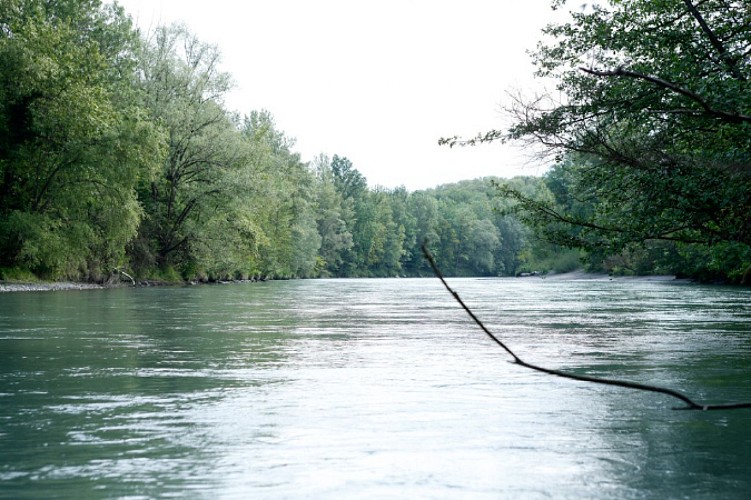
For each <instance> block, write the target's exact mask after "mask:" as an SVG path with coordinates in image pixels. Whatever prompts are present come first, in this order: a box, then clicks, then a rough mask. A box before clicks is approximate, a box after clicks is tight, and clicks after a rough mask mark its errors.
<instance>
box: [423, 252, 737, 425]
mask: <svg viewBox="0 0 751 500" xmlns="http://www.w3.org/2000/svg"><path fill="white" fill-rule="evenodd" d="M422 253H423V255H424V256H425V259H427V261H428V263H429V264H430V267H431V269H432V270H433V273H434V274H435V276H436V277H437V278H438V279H439V280H440V281H441V283H442V284H443V286H444V288H446V290H447V291H448V292H449V293H450V294H451V295H452V296H453V297H454V300H456V301H457V302H458V303H459V305H460V306H461V307H462V309H464V311H465V312H466V313H467V314H468V315H469V317H470V318H472V321H474V322H475V324H477V326H479V327H480V329H481V330H482V331H483V332H484V333H485V335H487V336H488V337H489V338H490V339H491V340H493V342H495V343H496V344H498V345H499V346H500V347H501V348H502V349H503V350H504V351H506V352H507V353H508V354H509V355H510V356H511V357H512V358H513V363H514V364H517V365H520V366H523V367H525V368H529V369H530V370H535V371H538V372H542V373H547V374H548V375H554V376H556V377H562V378H567V379H571V380H578V381H580V382H590V383H594V384H603V385H612V386H616V387H624V388H626V389H635V390H639V391H646V392H655V393H659V394H665V395H667V396H670V397H673V398H675V399H679V400H681V401H683V402H684V403H685V404H686V406H684V407H680V408H674V409H676V410H705V411H706V410H738V409H743V408H751V403H722V404H715V405H704V404H700V403H697V402H696V401H694V400H693V399H691V398H689V397H688V396H686V395H685V394H683V393H682V392H679V391H676V390H674V389H669V388H666V387H659V386H656V385H650V384H640V383H638V382H631V381H628V380H616V379H608V378H601V377H590V376H587V375H577V374H574V373H569V372H564V371H560V370H552V369H550V368H545V367H542V366H537V365H533V364H531V363H527V362H526V361H524V360H522V359H521V358H520V357H519V356H517V355H516V354H515V353H514V352H513V351H512V350H511V349H510V348H509V347H508V346H507V345H506V344H505V343H504V342H503V341H502V340H501V339H499V338H498V337H496V336H495V335H494V334H493V333H492V332H491V331H490V330H488V328H487V327H486V326H485V325H484V324H483V323H482V321H480V319H479V318H478V317H477V316H476V315H475V314H474V312H473V311H472V310H471V309H470V308H469V306H467V304H465V303H464V301H463V300H462V299H461V298H460V297H459V294H458V293H457V292H455V291H454V290H453V289H452V288H451V287H450V286H449V284H448V283H446V280H445V279H444V277H443V273H441V270H440V268H439V267H438V264H437V263H436V261H435V259H434V258H433V255H432V254H431V253H430V251H429V250H428V247H427V244H426V243H423V245H422Z"/></svg>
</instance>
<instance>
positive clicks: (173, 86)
mask: <svg viewBox="0 0 751 500" xmlns="http://www.w3.org/2000/svg"><path fill="white" fill-rule="evenodd" d="M139 62H140V64H139V71H140V75H141V82H140V84H141V87H142V95H143V96H144V106H145V107H147V108H148V110H149V113H150V116H151V119H152V120H153V121H154V122H156V123H158V124H159V125H160V126H161V127H162V128H163V129H164V130H165V131H166V133H167V135H168V137H169V141H168V148H169V151H168V154H167V157H166V158H165V159H164V161H163V162H162V167H161V172H160V173H159V175H158V177H157V178H155V179H152V180H144V181H145V182H143V183H142V184H141V190H140V197H141V202H142V203H143V205H144V207H145V209H146V212H147V214H148V216H147V217H146V218H145V219H144V222H143V224H142V225H141V228H140V232H139V242H138V244H137V245H136V246H134V251H133V252H132V253H133V256H134V258H135V259H136V261H137V262H138V263H139V264H140V266H141V267H146V268H149V267H153V266H154V265H157V266H159V267H162V268H166V267H169V266H172V265H176V264H178V265H185V264H188V265H189V264H191V263H192V262H193V261H194V260H195V256H194V255H192V250H191V248H192V247H195V246H200V245H202V244H205V243H206V242H205V241H204V242H202V241H201V239H202V238H203V237H204V236H206V235H207V233H208V232H212V231H206V228H207V226H206V223H209V222H217V220H218V219H217V218H216V217H211V216H210V215H207V214H210V213H212V212H214V211H215V208H216V207H227V206H229V205H231V200H232V199H233V197H234V196H235V194H236V193H235V192H234V191H233V188H234V187H235V186H236V183H233V182H232V179H233V175H232V174H233V172H234V171H236V170H237V169H238V168H239V167H240V166H241V165H243V164H244V163H243V162H244V161H245V158H244V155H245V154H246V152H247V150H246V148H245V146H244V144H243V143H242V141H241V139H240V135H239V133H238V130H237V124H236V123H235V122H234V121H233V120H232V117H231V116H230V115H229V114H228V113H227V111H226V110H225V109H224V107H223V105H222V99H223V97H224V95H225V94H226V93H227V92H228V91H229V89H230V77H229V75H228V74H226V73H223V72H222V71H221V70H220V69H219V62H220V54H219V51H218V50H217V49H216V48H215V47H213V46H211V45H208V44H205V43H202V42H201V41H200V40H198V38H196V37H195V36H194V35H193V34H191V33H190V32H189V31H188V30H187V29H186V28H185V27H184V26H181V25H173V26H170V27H159V28H157V29H156V30H155V32H154V34H153V38H152V40H151V42H150V43H149V44H147V45H146V46H145V47H144V50H143V52H142V54H141V57H140V61H139ZM238 229H239V228H238ZM248 230H249V231H251V232H252V229H250V228H248Z"/></svg>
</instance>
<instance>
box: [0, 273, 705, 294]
mask: <svg viewBox="0 0 751 500" xmlns="http://www.w3.org/2000/svg"><path fill="white" fill-rule="evenodd" d="M508 278H512V277H510V276H509V277H508ZM541 278H543V277H542V276H525V277H521V278H517V279H522V280H528V279H541ZM544 278H545V279H548V280H553V281H580V280H581V281H626V280H628V281H663V282H668V281H670V282H675V283H694V281H693V280H691V279H685V278H676V277H675V276H671V275H653V276H609V275H607V274H604V273H602V274H601V273H586V272H583V271H571V272H566V273H553V274H548V275H547V276H545V277H544ZM309 279H318V278H309ZM343 279H344V278H343ZM249 282H251V281H250V280H247V281H246V280H241V281H234V280H233V281H217V282H215V283H211V284H229V283H249ZM196 284H199V283H198V282H195V281H190V282H184V283H167V282H163V281H149V280H145V281H143V282H139V283H138V284H136V285H130V284H129V283H110V284H104V285H102V284H97V283H83V282H75V281H40V282H14V281H2V280H0V293H15V292H62V291H71V290H108V289H111V288H129V287H135V288H145V287H152V286H162V287H163V286H175V287H180V286H190V285H196ZM200 284H204V283H200ZM205 284H209V283H205Z"/></svg>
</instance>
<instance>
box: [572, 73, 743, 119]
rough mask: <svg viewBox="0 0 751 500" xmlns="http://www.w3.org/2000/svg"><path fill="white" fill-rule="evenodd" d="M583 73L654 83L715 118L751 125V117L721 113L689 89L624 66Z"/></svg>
mask: <svg viewBox="0 0 751 500" xmlns="http://www.w3.org/2000/svg"><path fill="white" fill-rule="evenodd" d="M579 69H580V70H581V71H583V72H585V73H587V74H590V75H593V76H599V77H626V78H633V79H636V80H642V81H645V82H649V83H652V84H654V85H656V86H658V87H661V88H664V89H668V90H670V91H672V92H675V93H676V94H679V95H682V96H684V97H686V98H688V99H690V100H692V101H694V102H695V103H696V104H698V105H699V107H701V109H703V110H704V113H706V114H708V115H710V116H714V117H716V118H720V119H722V120H725V121H727V122H730V123H744V122H748V123H751V115H745V114H742V113H730V112H727V111H721V110H718V109H715V108H713V107H712V106H710V105H709V103H708V102H707V101H706V100H704V98H703V97H702V96H700V95H699V94H697V93H696V92H693V91H691V90H688V89H687V88H684V87H681V86H680V85H678V84H675V83H673V82H670V81H668V80H664V79H662V78H659V77H656V76H653V75H647V74H644V73H639V72H637V71H631V70H627V69H625V68H623V67H622V66H620V67H618V68H616V69H614V70H608V71H603V70H596V69H591V68H583V67H582V68H579Z"/></svg>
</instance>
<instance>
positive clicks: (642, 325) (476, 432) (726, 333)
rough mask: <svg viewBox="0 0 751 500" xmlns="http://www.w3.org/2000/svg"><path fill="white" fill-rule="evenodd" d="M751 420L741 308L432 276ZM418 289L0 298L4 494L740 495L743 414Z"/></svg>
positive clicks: (647, 291)
mask: <svg viewBox="0 0 751 500" xmlns="http://www.w3.org/2000/svg"><path fill="white" fill-rule="evenodd" d="M450 283H451V284H452V286H454V287H455V289H456V290H457V291H458V292H459V294H460V295H461V296H462V298H463V299H464V300H465V301H466V302H467V304H468V305H469V306H470V307H472V308H473V310H474V311H475V312H476V313H477V315H478V316H479V317H480V318H481V319H482V320H483V321H484V322H485V324H486V325H487V326H488V327H489V328H490V329H491V330H492V331H493V332H495V333H496V334H497V335H498V336H499V337H501V338H502V339H503V340H504V341H505V342H506V343H507V344H508V345H509V347H511V348H512V349H514V351H515V352H516V353H517V354H518V355H519V356H520V357H522V358H523V359H524V360H525V361H528V362H531V363H535V364H539V365H542V366H545V367H549V368H556V369H565V370H571V371H573V372H575V373H579V374H588V375H599V376H607V377H611V378H620V379H628V380H633V381H637V382H643V383H649V384H656V385H662V386H667V387H671V388H673V389H678V390H681V391H683V392H685V393H687V394H688V395H689V396H690V397H692V398H694V399H696V400H699V401H702V402H706V403H720V402H731V401H741V400H743V401H748V400H751V337H750V334H751V322H750V320H751V307H749V303H750V300H751V290H747V289H740V288H725V287H703V286H698V285H692V284H685V283H674V282H665V281H655V282H652V281H646V280H615V281H609V280H572V281H556V280H551V279H548V280H542V279H533V278H530V279H456V280H450ZM509 360H510V358H509V356H508V355H507V354H506V353H505V352H503V351H502V350H501V349H500V348H498V347H497V346H496V345H495V344H493V343H491V342H490V341H489V340H488V339H487V338H486V337H485V336H484V334H483V333H482V332H481V331H480V330H479V329H478V328H477V327H476V326H475V325H474V324H472V323H471V322H470V320H469V319H468V318H467V317H466V315H465V314H464V312H463V311H462V310H461V309H460V308H459V307H458V305H457V304H456V303H455V302H454V301H453V299H452V298H451V296H450V295H448V294H447V293H446V292H445V290H443V289H442V288H441V286H440V283H438V281H437V280H434V279H390V280H387V279H384V280H310V281H287V282H269V283H262V284H252V285H231V286H200V287H189V288H176V289H175V288H161V289H160V288H151V289H149V288H146V289H119V290H104V291H101V290H100V291H80V292H55V293H17V294H2V295H0V498H44V497H57V498H112V497H131V498H153V497H169V496H181V495H182V496H188V497H191V498H206V497H211V498H248V497H252V498H290V497H300V498H302V497H305V498H310V497H326V498H384V497H386V498H388V497H399V498H410V497H411V498H414V497H423V498H425V497H428V498H431V497H441V498H499V497H500V498H543V497H554V498H598V499H600V498H682V497H690V498H720V497H721V498H746V497H747V495H748V491H749V489H750V488H751V411H749V410H740V411H726V412H695V411H674V410H672V409H671V408H672V407H674V406H680V405H681V403H680V401H678V400H675V399H671V398H669V397H666V396H662V395H657V394H647V393H641V392H635V391H631V390H626V389H621V388H614V387H607V386H597V385H592V384H586V383H579V382H574V381H570V380H563V379H558V378H555V377H550V376H547V375H544V374H540V373H536V372H532V371H529V370H526V369H524V368H522V367H519V366H516V365H514V364H512V363H509V362H508V361H509Z"/></svg>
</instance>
